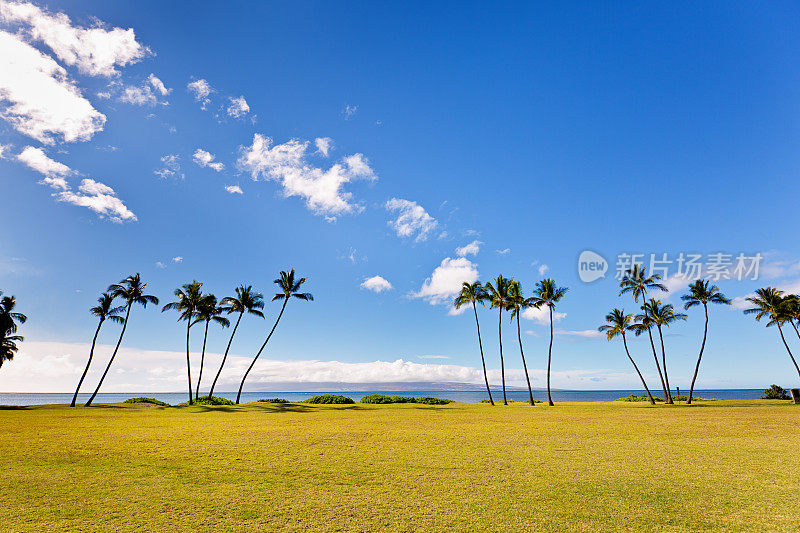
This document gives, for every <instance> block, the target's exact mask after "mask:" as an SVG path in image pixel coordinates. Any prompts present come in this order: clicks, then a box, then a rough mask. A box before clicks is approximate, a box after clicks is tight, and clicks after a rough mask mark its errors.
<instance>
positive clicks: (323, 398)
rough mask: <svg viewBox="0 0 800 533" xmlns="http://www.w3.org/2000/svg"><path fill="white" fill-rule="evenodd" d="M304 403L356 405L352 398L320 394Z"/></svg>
mask: <svg viewBox="0 0 800 533" xmlns="http://www.w3.org/2000/svg"><path fill="white" fill-rule="evenodd" d="M303 401H304V402H305V403H338V404H341V403H356V402H354V401H353V399H352V398H348V397H347V396H341V395H339V394H318V395H317V396H312V397H311V398H309V399H307V400H303Z"/></svg>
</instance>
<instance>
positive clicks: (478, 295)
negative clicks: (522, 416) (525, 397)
mask: <svg viewBox="0 0 800 533" xmlns="http://www.w3.org/2000/svg"><path fill="white" fill-rule="evenodd" d="M488 298H489V294H488V293H487V292H486V289H485V288H484V286H483V285H481V283H480V282H479V281H476V282H475V283H467V282H466V281H465V282H464V283H462V284H461V292H459V293H458V296H456V300H455V302H453V305H455V308H456V309H461V307H462V306H464V305H467V304H472V311H473V312H474V313H475V325H476V326H477V328H478V347H479V348H480V350H481V363H482V364H483V380H484V381H485V382H486V392H487V393H489V403H491V404H492V405H494V399H493V398H492V389H490V388H489V376H488V375H487V373H486V358H485V357H484V356H483V342H482V341H481V324H480V322H478V307H477V305H476V304H481V305H484V302H486V300H487V299H488Z"/></svg>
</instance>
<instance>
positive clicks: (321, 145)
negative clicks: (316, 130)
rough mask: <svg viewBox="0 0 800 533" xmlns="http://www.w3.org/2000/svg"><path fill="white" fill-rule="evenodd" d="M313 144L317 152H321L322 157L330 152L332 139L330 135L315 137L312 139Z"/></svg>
mask: <svg viewBox="0 0 800 533" xmlns="http://www.w3.org/2000/svg"><path fill="white" fill-rule="evenodd" d="M314 144H315V145H316V147H317V152H319V153H320V154H322V155H323V156H324V157H328V152H330V149H331V145H332V144H333V139H331V138H330V137H317V138H316V139H314Z"/></svg>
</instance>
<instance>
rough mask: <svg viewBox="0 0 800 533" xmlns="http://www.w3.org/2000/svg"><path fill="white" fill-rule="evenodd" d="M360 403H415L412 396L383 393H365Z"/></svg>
mask: <svg viewBox="0 0 800 533" xmlns="http://www.w3.org/2000/svg"><path fill="white" fill-rule="evenodd" d="M361 403H417V399H416V398H414V397H413V396H386V395H385V394H367V395H366V396H364V397H363V398H361Z"/></svg>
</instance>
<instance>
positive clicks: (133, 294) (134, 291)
mask: <svg viewBox="0 0 800 533" xmlns="http://www.w3.org/2000/svg"><path fill="white" fill-rule="evenodd" d="M146 287H147V283H142V278H141V276H140V275H139V273H138V272H137V273H136V274H134V275H132V276H128V277H127V278H125V279H123V280H122V281H120V282H119V283H114V284H113V285H109V287H108V292H110V293H111V296H113V297H114V298H122V300H124V301H125V304H124V305H123V306H122V309H125V321H124V322H123V323H122V331H121V332H120V334H119V340H118V341H117V346H116V347H115V348H114V352H113V353H112V354H111V359H109V360H108V366H106V370H105V372H103V375H102V376H101V377H100V382H99V383H98V384H97V388H96V389H95V390H94V393H92V396H91V397H90V398H89V401H87V402H86V403H85V404H84V406H85V407H89V406H90V405H92V402H93V401H94V398H95V396H97V393H98V392H99V391H100V386H101V385H102V384H103V380H104V379H106V374H108V370H109V369H110V368H111V363H113V362H114V358H115V357H116V356H117V351H119V346H120V344H122V337H123V336H124V335H125V330H126V329H127V327H128V320H129V319H130V317H131V309H132V308H133V304H139V305H141V306H142V307H144V308H147V304H149V303H151V304H153V305H158V298H156V297H155V296H153V295H151V294H145V293H144V290H145V288H146Z"/></svg>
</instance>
